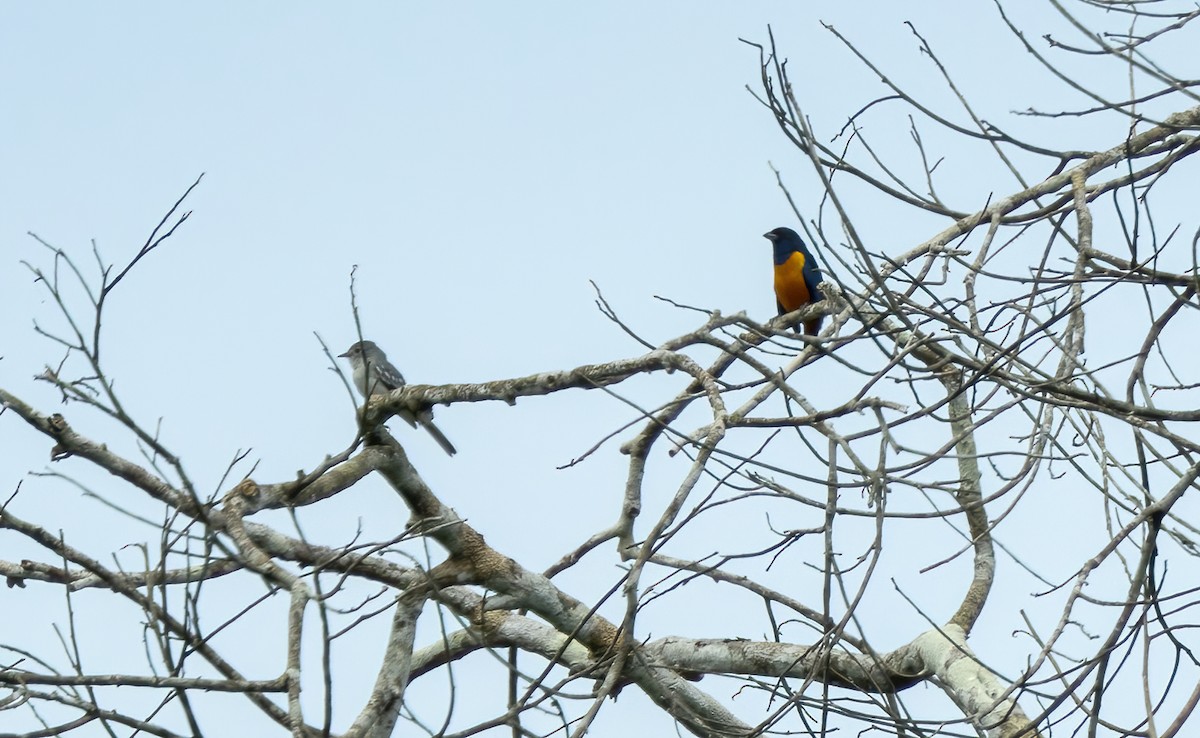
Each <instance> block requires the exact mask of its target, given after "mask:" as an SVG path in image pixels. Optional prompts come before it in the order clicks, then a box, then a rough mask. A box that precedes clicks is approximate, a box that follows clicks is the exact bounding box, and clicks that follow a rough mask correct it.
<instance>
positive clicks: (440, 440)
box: [417, 418, 458, 456]
mask: <svg viewBox="0 0 1200 738" xmlns="http://www.w3.org/2000/svg"><path fill="white" fill-rule="evenodd" d="M417 422H418V423H420V424H421V427H422V428H424V429H425V432H427V433H428V434H429V435H431V436H433V440H435V441H437V445H439V446H441V447H442V450H443V451H445V452H446V453H448V454H450V455H451V456H453V455H454V454H456V453H458V449H456V448H454V444H453V443H450V439H449V438H446V437H445V436H444V435H442V432H441V431H440V430H438V427H437V426H436V425H434V424H433V421H432V420H429V419H428V418H418V419H417Z"/></svg>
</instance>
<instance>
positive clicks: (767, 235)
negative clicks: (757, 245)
mask: <svg viewBox="0 0 1200 738" xmlns="http://www.w3.org/2000/svg"><path fill="white" fill-rule="evenodd" d="M763 238H765V239H767V240H768V241H774V240H775V234H774V233H764V234H763Z"/></svg>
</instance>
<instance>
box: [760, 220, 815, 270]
mask: <svg viewBox="0 0 1200 738" xmlns="http://www.w3.org/2000/svg"><path fill="white" fill-rule="evenodd" d="M763 238H765V239H767V240H768V241H770V242H771V243H772V244H773V245H774V246H775V263H776V264H782V263H784V262H786V261H787V260H788V257H790V256H791V255H792V254H794V253H796V252H797V251H799V252H800V253H802V254H804V256H805V258H808V249H807V248H806V247H805V246H804V240H803V239H802V238H800V234H798V233H796V232H795V231H793V230H792V229H791V228H782V227H780V228H776V229H775V230H772V231H767V232H766V233H764V234H763Z"/></svg>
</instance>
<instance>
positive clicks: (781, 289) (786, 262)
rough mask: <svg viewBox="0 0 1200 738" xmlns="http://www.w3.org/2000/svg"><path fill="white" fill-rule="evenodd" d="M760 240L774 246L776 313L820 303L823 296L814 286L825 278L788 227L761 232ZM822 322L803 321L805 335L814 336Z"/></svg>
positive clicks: (816, 318) (807, 251)
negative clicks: (764, 240)
mask: <svg viewBox="0 0 1200 738" xmlns="http://www.w3.org/2000/svg"><path fill="white" fill-rule="evenodd" d="M763 238H765V239H767V240H768V241H770V242H771V244H772V245H773V246H774V247H775V306H776V307H777V308H779V314H780V315H783V314H784V313H790V312H792V311H793V310H799V309H800V308H802V307H804V306H805V305H811V304H812V303H814V302H820V301H821V300H822V299H823V297H822V295H821V293H820V292H818V291H817V285H819V284H821V282H822V281H824V277H822V276H821V270H820V269H818V268H817V263H816V262H815V261H813V257H812V252H810V251H809V250H808V247H807V246H805V245H804V241H802V240H801V239H800V236H799V235H798V234H797V233H796V232H795V231H793V230H792V229H791V228H776V229H775V230H773V231H767V232H766V233H764V234H763ZM824 319H825V316H824V315H818V316H817V317H815V318H812V319H811V320H806V321H804V332H805V333H806V334H807V335H810V336H815V335H817V333H819V332H820V330H821V321H823V320H824ZM797 331H798V328H797Z"/></svg>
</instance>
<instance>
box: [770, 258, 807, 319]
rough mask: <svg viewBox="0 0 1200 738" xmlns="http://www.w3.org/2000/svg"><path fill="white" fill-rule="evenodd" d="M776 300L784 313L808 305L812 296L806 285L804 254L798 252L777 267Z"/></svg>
mask: <svg viewBox="0 0 1200 738" xmlns="http://www.w3.org/2000/svg"><path fill="white" fill-rule="evenodd" d="M775 299H776V300H778V301H779V304H780V305H782V306H783V310H784V312H791V311H792V310H795V309H797V308H799V307H801V306H802V305H807V304H808V303H809V302H810V301H811V299H812V295H810V294H809V292H808V285H806V284H805V283H804V254H801V253H800V252H796V253H794V254H792V255H791V257H789V258H788V260H787V261H785V262H784V263H782V264H776V265H775Z"/></svg>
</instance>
